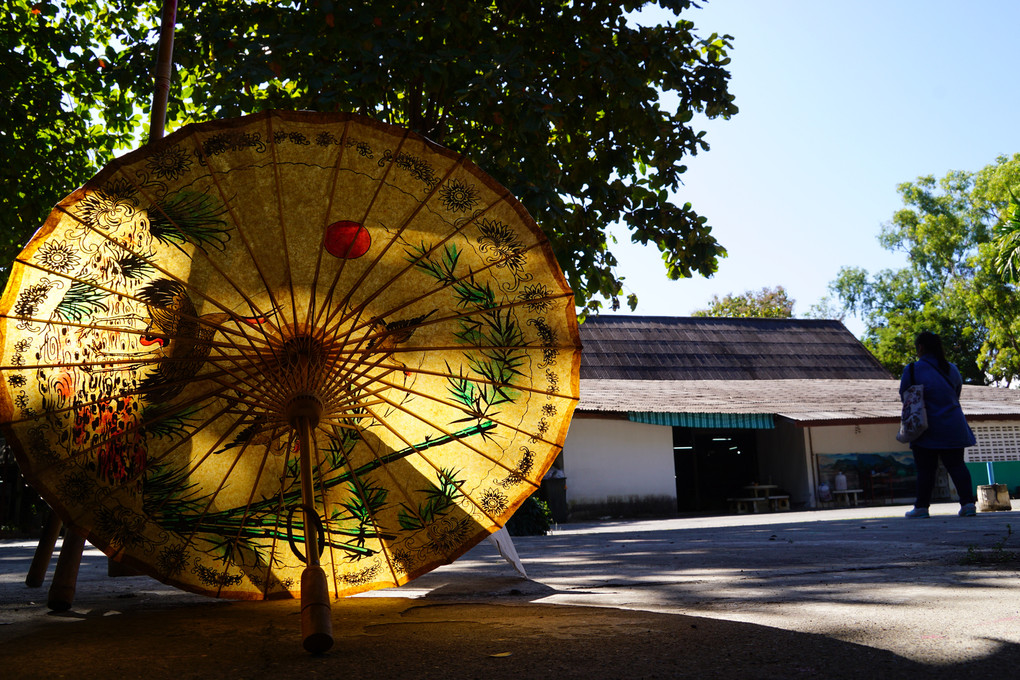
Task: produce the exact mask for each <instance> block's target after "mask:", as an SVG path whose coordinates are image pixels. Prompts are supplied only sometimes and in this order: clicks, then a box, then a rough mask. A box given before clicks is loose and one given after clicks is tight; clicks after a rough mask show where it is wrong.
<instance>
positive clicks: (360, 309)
mask: <svg viewBox="0 0 1020 680" xmlns="http://www.w3.org/2000/svg"><path fill="white" fill-rule="evenodd" d="M538 247H541V244H533V245H531V246H527V247H525V248H522V249H521V250H519V251H516V252H517V254H523V253H526V252H528V251H529V250H532V249H534V248H538ZM511 257H514V256H511V255H507V256H506V257H504V258H502V259H498V260H496V261H494V262H491V263H489V264H488V265H486V266H484V267H481V268H479V269H476V270H473V271H470V272H468V273H467V274H465V275H464V276H461V277H459V278H456V279H453V280H451V281H449V282H447V283H445V284H444V285H443V286H441V287H439V288H436V289H433V290H430V291H428V292H426V293H425V294H423V295H420V296H418V297H417V298H414V299H412V300H410V301H406V302H404V303H403V304H400V305H398V306H397V307H394V308H392V309H390V310H389V311H388V312H386V313H385V314H382V315H380V316H388V315H392V314H393V313H394V312H399V311H400V310H402V309H405V308H406V307H409V306H411V305H413V304H415V303H418V302H421V301H422V300H425V299H427V298H428V297H429V296H431V295H437V294H439V293H440V292H442V291H443V290H445V289H446V288H447V287H448V286H452V285H454V284H457V283H462V282H464V281H468V280H470V279H473V278H474V277H476V276H478V275H479V274H481V273H483V272H485V271H487V270H489V269H492V268H493V267H498V266H501V265H503V264H505V263H506V262H507V261H508V260H510V259H511ZM404 271H407V270H406V269H405V270H404ZM380 293H381V290H380V291H377V292H376V293H374V294H373V295H371V296H369V297H368V298H367V300H366V301H364V302H362V303H361V304H359V306H358V309H357V311H356V313H352V314H350V315H349V316H348V317H346V318H344V319H342V320H341V322H340V323H343V322H346V321H347V320H349V319H350V318H351V317H353V316H357V317H358V318H360V317H361V315H362V313H363V312H364V309H365V306H366V305H367V303H368V302H369V301H371V300H373V299H374V298H375V297H376V296H378V295H379V294H380ZM564 297H568V296H566V295H564ZM521 304H526V303H524V302H523V301H522V302H521ZM487 311H489V309H488V308H485V309H477V310H474V311H473V312H464V313H463V314H459V315H458V316H457V317H452V318H459V317H461V316H469V315H471V314H474V313H485V312H487ZM371 323H372V320H369V321H368V322H365V323H362V324H361V325H360V326H359V325H357V322H355V323H354V324H353V325H352V327H351V332H354V331H357V330H361V329H362V328H365V327H367V326H369V325H370V324H371Z"/></svg>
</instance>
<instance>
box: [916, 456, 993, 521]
mask: <svg viewBox="0 0 1020 680" xmlns="http://www.w3.org/2000/svg"><path fill="white" fill-rule="evenodd" d="M913 448H914V464H915V465H917V502H916V503H914V507H916V508H927V507H928V506H929V505H931V492H932V489H933V488H934V486H935V471H936V470H938V467H939V458H940V457H941V458H942V464H943V465H945V466H946V472H948V473H949V476H950V477H952V478H953V484H955V485H956V492H957V493H958V494H960V504H961V505H963V504H965V503H973V502H975V501H976V500H977V497H976V496H975V495H974V484H973V482H971V479H970V470H968V469H967V464H966V463H964V462H963V449H962V448H961V449H928V448H925V447H923V446H915V447H913Z"/></svg>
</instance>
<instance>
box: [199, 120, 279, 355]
mask: <svg viewBox="0 0 1020 680" xmlns="http://www.w3.org/2000/svg"><path fill="white" fill-rule="evenodd" d="M192 141H194V142H195V149H194V150H195V153H196V154H197V155H198V156H199V157H200V158H201V159H202V162H203V163H204V164H205V166H206V167H208V168H209V178H210V179H211V180H212V182H213V184H214V185H215V186H216V191H217V192H218V193H219V195H220V199H221V200H222V201H223V204H224V205H226V206H227V212H228V213H229V214H230V217H231V219H232V221H233V225H234V228H235V229H236V230H237V235H238V236H239V237H240V239H241V243H243V244H244V248H245V252H247V254H248V259H249V261H250V262H251V264H252V266H254V267H255V271H256V273H258V276H259V279H260V280H261V281H262V285H263V286H264V287H265V289H266V294H267V295H269V300H270V302H271V303H272V306H273V309H276V310H281V309H282V307H281V306H280V303H279V302H278V301H277V299H276V294H275V293H274V292H273V290H272V287H271V286H270V285H269V281H268V279H266V275H265V272H263V270H262V267H260V266H259V261H258V258H257V257H256V256H255V253H254V251H253V250H252V246H251V243H250V242H249V240H248V238H247V236H246V235H245V229H244V227H242V225H241V222H240V220H239V219H238V217H237V214H236V212H235V210H234V208H233V206H232V203H231V202H230V201H229V200H228V199H227V195H226V193H225V192H224V190H223V185H222V183H221V181H220V178H219V177H218V175H217V173H216V171H215V169H214V168H213V166H212V165H211V164H210V163H209V158H208V157H207V156H206V154H205V151H204V150H203V149H202V145H201V144H198V140H197V139H195V140H192ZM209 261H210V263H211V262H212V258H209ZM214 266H215V265H214ZM216 270H217V272H218V273H219V274H220V275H221V276H223V277H224V279H226V280H228V282H230V283H231V285H232V286H233V287H234V290H236V291H237V293H238V294H239V295H240V296H241V297H242V298H243V299H244V301H245V302H246V303H248V305H249V306H250V307H251V308H252V309H253V310H254V309H258V306H257V305H255V303H254V302H252V301H251V300H249V298H248V296H247V295H246V294H245V293H244V292H243V291H242V290H240V288H239V287H238V286H236V285H235V284H233V282H231V281H230V279H229V277H227V276H226V274H225V273H223V272H222V270H221V269H220V268H219V267H216ZM276 330H277V331H279V332H280V334H281V335H282V334H283V329H282V328H276ZM267 341H268V337H267Z"/></svg>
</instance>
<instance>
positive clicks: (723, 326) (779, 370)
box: [580, 315, 891, 381]
mask: <svg viewBox="0 0 1020 680" xmlns="http://www.w3.org/2000/svg"><path fill="white" fill-rule="evenodd" d="M580 329H581V342H582V343H583V345H584V351H583V352H582V354H581V378H582V379H585V378H589V379H603V380H741V381H743V380H792V379H804V378H812V379H826V378H829V379H834V378H845V379H882V378H885V379H888V378H890V377H891V376H890V375H889V373H888V372H887V371H886V370H885V369H884V368H882V365H881V364H880V363H878V360H876V359H875V358H874V357H873V356H872V355H871V353H869V352H868V350H867V349H865V347H864V345H862V344H861V343H860V341H859V340H857V338H855V337H854V336H853V334H852V333H850V331H848V330H847V329H846V327H845V326H843V324H842V323H840V322H838V321H826V320H821V319H717V318H701V317H669V316H613V315H600V316H592V317H588V319H587V320H586V321H585V322H584V323H583V324H581V327H580Z"/></svg>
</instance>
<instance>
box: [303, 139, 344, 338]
mask: <svg viewBox="0 0 1020 680" xmlns="http://www.w3.org/2000/svg"><path fill="white" fill-rule="evenodd" d="M350 125H351V122H350V121H349V120H347V121H344V131H343V137H344V138H346V137H347V131H348V129H349V128H350ZM345 148H346V147H344V146H341V147H340V149H339V151H338V153H337V155H336V162H335V163H334V164H333V173H332V174H333V180H332V181H333V183H332V185H331V186H330V188H329V199H328V200H327V201H326V207H325V210H324V211H323V216H322V220H321V221H322V223H323V224H325V223H326V221H327V220H328V219H329V216H330V215H331V214H332V213H333V201H334V200H335V198H336V191H337V185H338V180H339V179H340V164H341V163H342V162H343V160H344V149H345ZM323 238H324V239H325V235H323ZM353 246H354V243H353V242H352V243H351V245H350V247H348V251H349V250H350V248H352V247H353ZM325 252H326V249H325V248H319V251H318V252H317V253H316V255H315V273H314V274H313V275H312V283H311V287H310V291H311V295H310V296H309V298H308V311H307V313H306V314H305V325H306V326H308V327H309V328H311V327H313V326H314V324H315V321H314V317H315V314H314V311H315V308H316V293H317V292H318V289H319V274H320V273H321V270H322V258H323V253H325ZM345 264H347V258H343V259H342V260H341V262H340V267H339V269H340V271H339V272H338V273H337V279H336V281H339V277H340V275H341V274H342V273H343V268H344V265H345ZM333 286H334V287H335V286H336V282H334V284H333ZM331 291H332V288H331ZM328 297H329V296H327V298H328ZM322 340H325V337H323V338H322Z"/></svg>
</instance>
